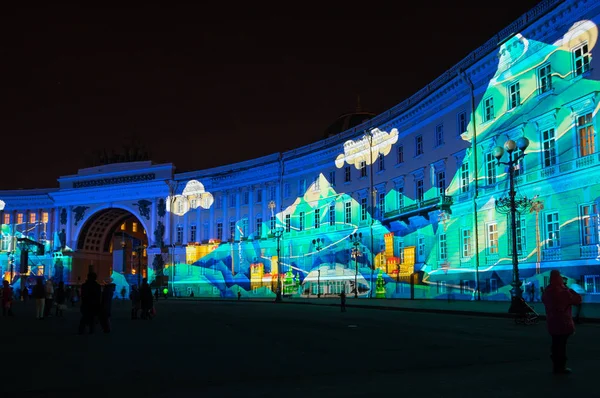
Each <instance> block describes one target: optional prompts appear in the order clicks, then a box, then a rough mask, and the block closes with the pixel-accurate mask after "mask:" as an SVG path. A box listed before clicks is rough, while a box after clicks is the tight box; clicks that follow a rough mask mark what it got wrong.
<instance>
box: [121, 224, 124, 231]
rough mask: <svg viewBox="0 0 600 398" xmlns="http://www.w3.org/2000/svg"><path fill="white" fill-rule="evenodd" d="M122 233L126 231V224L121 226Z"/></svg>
mask: <svg viewBox="0 0 600 398" xmlns="http://www.w3.org/2000/svg"><path fill="white" fill-rule="evenodd" d="M121 231H125V223H123V224H121Z"/></svg>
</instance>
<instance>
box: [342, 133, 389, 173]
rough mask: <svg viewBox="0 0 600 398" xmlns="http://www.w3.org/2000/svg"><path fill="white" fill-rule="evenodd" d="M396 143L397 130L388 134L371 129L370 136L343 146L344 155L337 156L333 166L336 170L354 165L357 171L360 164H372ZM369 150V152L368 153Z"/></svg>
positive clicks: (347, 142) (348, 142)
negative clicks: (345, 165) (347, 165)
mask: <svg viewBox="0 0 600 398" xmlns="http://www.w3.org/2000/svg"><path fill="white" fill-rule="evenodd" d="M396 142H398V129H395V128H394V129H392V131H390V132H389V133H388V132H386V131H382V130H379V129H377V128H376V129H373V130H372V131H371V136H370V137H369V135H366V134H365V135H364V136H363V137H362V138H360V139H359V140H356V141H355V140H349V141H346V143H345V144H344V153H343V154H340V155H338V157H337V158H336V159H335V165H336V167H337V168H338V169H340V168H342V167H343V166H344V163H348V164H350V165H354V166H355V167H356V168H357V169H359V168H360V167H361V163H362V162H365V164H367V165H371V164H372V163H374V162H375V161H376V160H377V158H378V157H379V154H382V155H383V156H386V155H387V154H388V153H390V151H391V150H392V145H394V144H395V143H396ZM369 149H370V152H369Z"/></svg>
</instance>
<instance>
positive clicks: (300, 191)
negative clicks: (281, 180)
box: [298, 178, 306, 195]
mask: <svg viewBox="0 0 600 398" xmlns="http://www.w3.org/2000/svg"><path fill="white" fill-rule="evenodd" d="M305 192H306V180H305V179H304V178H302V179H300V180H298V195H304V193H305Z"/></svg>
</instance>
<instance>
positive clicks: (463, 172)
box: [460, 162, 469, 193]
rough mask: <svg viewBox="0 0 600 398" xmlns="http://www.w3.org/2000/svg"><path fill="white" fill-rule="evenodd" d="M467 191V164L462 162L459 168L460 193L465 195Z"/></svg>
mask: <svg viewBox="0 0 600 398" xmlns="http://www.w3.org/2000/svg"><path fill="white" fill-rule="evenodd" d="M468 191H469V164H468V163H467V162H463V164H462V165H461V166H460V192H461V193H466V192H468Z"/></svg>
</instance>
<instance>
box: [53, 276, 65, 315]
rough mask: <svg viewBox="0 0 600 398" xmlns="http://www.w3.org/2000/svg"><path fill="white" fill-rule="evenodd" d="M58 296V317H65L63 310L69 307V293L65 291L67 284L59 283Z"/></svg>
mask: <svg viewBox="0 0 600 398" xmlns="http://www.w3.org/2000/svg"><path fill="white" fill-rule="evenodd" d="M55 296H56V316H63V310H64V309H65V308H66V307H67V305H66V304H65V303H66V301H67V292H66V291H65V283H64V282H62V281H61V282H59V283H58V288H57V289H56V292H55Z"/></svg>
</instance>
